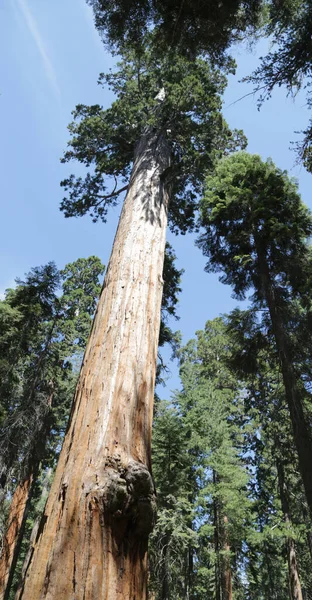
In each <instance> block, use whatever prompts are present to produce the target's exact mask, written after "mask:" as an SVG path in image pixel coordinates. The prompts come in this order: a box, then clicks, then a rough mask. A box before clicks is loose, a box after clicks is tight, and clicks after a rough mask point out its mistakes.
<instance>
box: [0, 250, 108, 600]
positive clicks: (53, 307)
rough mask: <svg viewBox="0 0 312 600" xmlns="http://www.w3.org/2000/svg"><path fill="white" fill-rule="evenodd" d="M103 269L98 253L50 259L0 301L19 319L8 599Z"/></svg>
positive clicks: (1, 434)
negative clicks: (59, 263) (61, 263)
mask: <svg viewBox="0 0 312 600" xmlns="http://www.w3.org/2000/svg"><path fill="white" fill-rule="evenodd" d="M103 270H104V267H103V265H102V263H101V261H100V260H99V259H98V258H96V257H90V258H89V259H79V260H78V261H76V262H75V263H71V264H68V265H66V267H65V269H64V270H63V271H61V272H59V271H58V270H57V269H56V267H55V265H54V264H53V263H50V264H48V265H47V266H45V267H40V268H35V269H33V270H32V271H31V272H30V273H29V274H28V275H27V276H26V279H25V281H20V280H17V283H18V286H17V288H16V289H12V290H8V291H7V292H6V297H5V300H4V301H3V302H2V305H3V307H5V308H7V307H10V308H11V309H14V310H15V311H16V314H17V319H18V323H19V329H16V330H14V335H12V336H11V335H8V336H6V335H5V336H4V338H3V340H4V341H5V347H3V348H2V356H3V358H4V360H5V361H6V362H7V366H8V372H9V373H10V372H11V373H15V377H16V379H15V384H14V385H11V387H8V386H7V385H6V388H5V392H6V393H5V395H3V392H4V390H1V392H2V394H1V404H2V405H3V406H5V407H6V412H7V417H6V419H4V421H3V423H2V427H1V431H0V447H1V473H2V477H1V481H2V494H3V496H4V498H5V494H6V493H7V492H10V493H11V494H12V501H11V505H10V509H9V513H8V522H7V527H6V532H5V535H4V539H3V549H2V553H1V559H0V573H1V577H0V579H1V584H0V590H1V594H2V595H3V598H4V599H5V600H6V599H7V598H8V597H9V593H10V587H11V583H12V580H13V575H14V569H15V565H16V562H17V558H18V554H19V550H20V546H21V542H22V538H23V534H24V528H25V522H26V517H27V512H28V509H29V505H30V502H31V500H32V496H33V491H34V489H35V485H36V481H37V479H38V476H39V472H40V466H41V468H43V467H44V466H45V465H47V464H49V462H50V461H51V454H52V455H53V453H54V452H55V449H56V448H57V446H58V445H59V443H60V437H61V436H62V432H63V431H64V427H65V424H66V417H67V415H68V410H69V406H70V399H71V396H72V394H73V389H74V383H75V380H76V375H75V373H74V372H73V369H72V362H71V361H72V360H74V359H75V357H76V356H77V354H79V353H80V354H81V352H82V348H83V346H84V344H85V343H86V338H87V335H88V333H89V329H90V325H91V320H92V315H93V313H94V310H95V305H96V301H97V297H98V295H99V292H100V286H99V282H98V278H99V276H100V275H101V274H102V273H103ZM60 286H62V292H63V293H62V294H61V295H59V287H60ZM5 325H6V328H7V331H8V333H9V334H10V333H11V326H10V325H9V324H8V323H7V322H6V323H3V327H4V326H5ZM8 338H9V340H10V343H8ZM52 432H53V438H51V433H52ZM53 451H54V452H53ZM14 488H15V489H14Z"/></svg>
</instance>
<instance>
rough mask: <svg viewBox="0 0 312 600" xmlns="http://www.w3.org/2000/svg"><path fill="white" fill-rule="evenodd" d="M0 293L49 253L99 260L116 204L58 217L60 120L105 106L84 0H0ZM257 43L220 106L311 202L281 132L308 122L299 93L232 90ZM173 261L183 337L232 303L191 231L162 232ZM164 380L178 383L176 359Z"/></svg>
mask: <svg viewBox="0 0 312 600" xmlns="http://www.w3.org/2000/svg"><path fill="white" fill-rule="evenodd" d="M0 50H1V55H2V57H3V59H2V61H1V67H0V94H1V95H0V131H1V145H0V160H1V170H2V173H1V178H0V194H1V196H0V197H1V200H2V207H1V217H2V218H1V225H0V228H1V229H0V263H1V269H0V293H3V291H4V289H5V288H6V287H8V286H11V285H12V284H13V281H14V279H15V277H17V276H18V277H22V276H23V274H24V273H25V272H27V271H29V269H30V268H31V267H33V266H36V265H42V264H45V263H47V262H48V261H50V260H54V261H55V262H56V263H57V265H58V266H59V267H63V266H64V265H65V263H67V262H69V261H73V260H75V259H76V258H78V257H80V256H89V255H91V254H96V255H98V256H99V257H100V258H101V259H102V261H103V262H104V263H107V262H108V259H109V254H110V250H111V246H112V241H113V238H114V234H115V229H116V226H117V221H118V215H119V210H118V209H113V210H112V211H111V213H110V215H109V222H108V223H107V224H106V225H103V224H102V223H98V224H93V223H92V222H91V219H90V218H88V217H84V218H80V219H64V217H63V215H62V214H61V213H60V211H59V208H58V206H59V203H60V201H61V199H62V190H61V188H60V187H59V182H60V181H61V180H62V179H64V177H66V176H67V174H68V173H70V172H73V171H74V172H75V173H76V174H77V173H78V172H79V168H78V167H76V166H74V165H72V166H67V165H66V166H64V165H61V164H60V162H59V158H60V157H61V155H62V153H63V151H64V149H65V148H66V143H67V140H68V132H67V124H68V123H69V122H70V120H71V115H70V113H71V111H72V110H73V108H74V106H75V105H76V104H78V103H85V104H94V103H100V104H103V105H104V106H108V105H109V104H110V102H111V99H112V97H111V96H110V94H108V93H105V92H104V91H103V90H102V89H101V88H100V87H99V86H97V77H98V74H99V73H100V72H101V71H105V70H107V69H108V68H109V67H110V66H112V64H113V63H112V59H111V57H110V56H109V55H108V54H107V53H106V52H105V50H104V48H103V45H102V43H101V41H100V39H99V37H98V35H97V33H96V31H95V29H94V26H93V21H92V13H91V10H90V9H89V8H88V7H87V5H86V4H85V1H84V0H53V2H52V1H51V0H5V2H2V3H1V5H0ZM265 51H266V44H265V43H263V42H261V44H260V45H258V47H257V48H256V50H254V51H253V52H250V51H248V50H247V49H246V47H244V46H240V47H239V48H236V49H235V56H236V59H237V62H238V71H237V75H236V76H235V77H234V76H233V77H231V78H230V81H229V86H228V90H227V92H226V95H225V99H224V115H225V117H226V119H227V120H228V122H229V124H230V125H231V126H232V127H238V128H242V129H243V130H244V132H245V134H246V135H247V137H248V140H249V146H248V150H249V151H250V152H253V153H258V154H261V155H262V156H263V158H267V157H268V156H271V157H272V158H273V160H274V161H275V162H276V164H277V165H278V166H279V167H281V168H283V169H288V170H289V172H290V174H291V175H292V176H294V177H297V178H298V180H299V184H300V191H301V194H302V197H303V199H304V201H305V202H306V203H307V204H308V205H309V206H310V207H312V201H311V194H310V186H311V184H310V181H311V175H309V174H307V173H306V172H305V170H304V169H303V167H300V166H296V165H295V154H294V152H292V151H291V150H290V149H289V147H290V142H291V140H296V139H297V138H298V137H299V136H298V135H296V134H295V133H294V132H295V131H300V130H302V129H303V128H304V127H305V126H306V124H307V122H308V118H309V115H308V111H307V108H306V106H305V99H304V97H303V96H301V95H299V96H298V97H297V98H295V99H291V98H287V97H286V93H285V90H283V89H279V90H277V92H276V93H274V94H273V98H272V99H271V100H270V101H269V102H267V103H265V104H264V106H263V107H262V109H261V111H260V112H259V111H258V110H257V104H256V99H255V98H253V96H249V97H247V98H245V99H243V100H240V101H239V102H235V101H236V100H237V99H238V98H240V97H242V96H243V95H244V94H246V93H248V92H249V91H251V88H250V87H249V86H247V85H246V84H242V83H239V79H241V78H242V77H243V76H244V75H247V74H249V73H251V71H252V70H253V69H254V68H255V67H256V65H257V63H258V56H259V55H261V53H265ZM169 240H170V241H171V242H172V244H173V246H174V248H175V250H176V252H177V255H178V266H179V268H184V269H185V274H184V277H183V281H182V287H183V293H182V295H181V300H180V305H179V314H180V317H181V319H180V321H179V323H178V324H177V326H178V328H180V329H181V330H182V333H183V339H184V341H187V340H188V339H189V338H190V337H192V336H194V333H195V331H196V330H197V329H201V328H203V327H204V324H205V321H206V320H207V319H211V318H213V317H215V316H217V315H218V314H219V313H223V312H227V311H229V310H231V308H233V307H234V306H235V305H236V304H237V303H236V301H233V300H232V299H231V291H230V289H228V288H226V287H225V286H224V285H221V284H220V283H219V282H218V280H217V277H215V276H212V275H207V274H205V273H204V272H203V268H204V264H205V261H204V259H203V257H202V256H201V253H200V251H199V250H198V249H196V248H195V247H194V239H193V237H192V236H184V237H178V238H176V237H172V236H170V235H169ZM172 373H173V377H172V379H171V381H169V382H168V384H169V386H170V387H172V386H173V387H175V386H177V385H178V379H177V372H176V368H175V367H172Z"/></svg>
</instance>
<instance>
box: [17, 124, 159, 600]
mask: <svg viewBox="0 0 312 600" xmlns="http://www.w3.org/2000/svg"><path fill="white" fill-rule="evenodd" d="M169 166H170V151H169V147H168V144H167V142H166V140H165V139H164V137H163V136H162V135H160V134H157V133H156V132H154V131H147V132H146V133H145V134H144V135H143V136H142V139H141V141H140V143H139V145H138V147H137V150H136V156H135V160H134V167H133V172H132V176H131V180H130V185H129V189H128V193H127V197H126V200H125V203H124V207H123V210H122V214H121V217H120V222H119V226H118V230H117V234H116V237H115V242H114V247H113V251H112V255H111V258H110V262H109V265H108V269H107V272H106V277H105V282H104V286H103V290H102V294H101V298H100V301H99V304H98V308H97V312H96V316H95V320H94V323H93V327H92V332H91V336H90V339H89V342H88V345H87V349H86V352H85V356H84V360H83V365H82V369H81V373H80V378H79V382H78V385H77V389H76V394H75V399H74V404H73V408H72V413H71V418H70V422H69V427H68V431H67V434H66V437H65V440H64V444H63V448H62V452H61V455H60V459H59V463H58V466H57V470H56V474H55V478H54V482H53V484H52V488H51V491H50V495H49V499H48V502H47V505H46V510H45V513H44V516H43V519H42V521H41V525H40V529H39V532H38V536H37V543H36V545H35V548H34V552H33V556H32V560H31V563H30V565H29V568H28V572H27V575H26V578H25V582H24V586H23V587H22V589H21V591H20V593H19V594H18V595H17V598H19V599H23V600H42V599H44V598H46V599H49V600H52V599H54V600H61V599H62V600H72V599H74V598H75V600H100V599H101V600H133V599H134V598H135V599H136V600H143V599H144V600H145V598H146V597H147V589H146V587H147V585H146V584H147V561H146V550H147V538H148V534H149V532H150V531H151V529H152V527H153V522H154V511H155V495H154V485H153V481H152V478H151V474H150V450H151V448H150V447H151V424H152V414H153V398H154V384H155V370H156V358H157V345H158V335H159V324H160V307H161V298H162V288H163V281H162V270H163V258H164V250H165V237H166V225H167V205H168V193H167V191H166V188H165V184H164V181H163V177H162V175H163V173H164V171H165V170H166V169H167V168H168V167H169Z"/></svg>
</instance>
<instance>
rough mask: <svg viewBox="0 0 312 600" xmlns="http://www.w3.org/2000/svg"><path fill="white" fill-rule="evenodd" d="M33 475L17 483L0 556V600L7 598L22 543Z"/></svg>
mask: <svg viewBox="0 0 312 600" xmlns="http://www.w3.org/2000/svg"><path fill="white" fill-rule="evenodd" d="M32 481H33V477H32V475H30V476H28V477H27V478H26V479H24V481H22V482H20V483H19V484H18V485H17V488H16V490H15V492H14V494H13V498H12V502H11V506H10V512H9V517H8V526H7V530H6V533H5V536H4V539H3V547H2V552H1V556H0V600H7V598H8V594H9V590H10V586H11V583H12V579H13V574H14V569H15V565H16V561H17V557H18V551H19V548H20V543H21V531H23V526H24V523H25V520H26V513H27V508H28V505H29V497H30V491H31V486H32Z"/></svg>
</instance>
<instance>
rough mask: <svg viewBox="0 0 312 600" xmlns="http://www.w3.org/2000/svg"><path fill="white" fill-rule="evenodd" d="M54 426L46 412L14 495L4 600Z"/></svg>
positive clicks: (0, 561)
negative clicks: (40, 467) (42, 461)
mask: <svg viewBox="0 0 312 600" xmlns="http://www.w3.org/2000/svg"><path fill="white" fill-rule="evenodd" d="M37 376H38V375H37ZM37 376H36V377H37ZM34 386H35V384H34ZM50 388H51V391H50V394H49V396H48V399H47V404H46V406H47V408H48V410H50V408H51V406H52V402H53V395H54V384H53V382H52V381H51V382H50ZM34 390H35V387H33V391H32V393H33V392H34ZM50 429H51V426H50V422H49V415H47V414H46V415H44V416H43V421H42V423H41V428H40V430H39V431H37V432H36V437H35V440H34V441H33V448H32V452H31V455H30V458H29V459H28V460H27V464H26V465H25V464H24V468H23V471H24V479H23V481H21V482H19V483H18V485H17V488H16V490H15V492H14V495H13V499H12V502H11V506H10V513H9V519H8V527H7V532H6V534H5V537H4V548H3V552H2V553H1V556H0V600H8V598H9V596H10V591H11V586H12V582H13V577H14V572H15V568H16V564H17V560H18V556H19V553H20V549H21V544H22V541H23V537H24V533H25V525H26V519H27V514H28V510H29V506H30V503H31V500H32V496H33V491H34V485H35V483H36V480H37V477H38V473H39V466H40V462H41V460H42V458H43V456H44V452H45V449H46V444H47V439H48V437H49V433H50Z"/></svg>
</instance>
